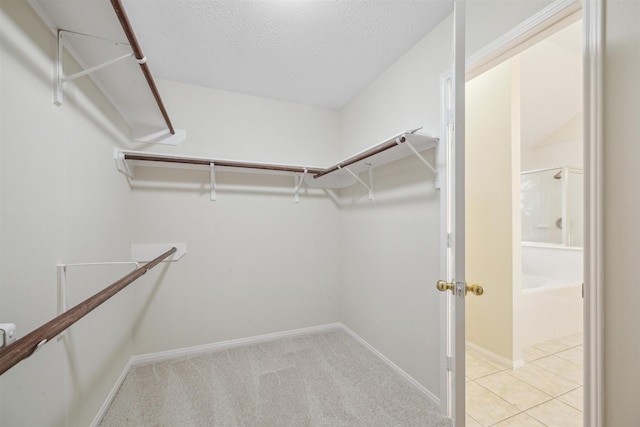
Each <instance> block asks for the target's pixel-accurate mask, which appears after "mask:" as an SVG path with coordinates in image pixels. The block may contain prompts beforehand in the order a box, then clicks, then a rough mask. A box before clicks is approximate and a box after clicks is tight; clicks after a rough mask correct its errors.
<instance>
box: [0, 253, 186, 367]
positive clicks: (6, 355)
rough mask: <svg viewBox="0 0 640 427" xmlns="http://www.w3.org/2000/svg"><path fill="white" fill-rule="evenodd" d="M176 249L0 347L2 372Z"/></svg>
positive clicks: (33, 351)
mask: <svg viewBox="0 0 640 427" xmlns="http://www.w3.org/2000/svg"><path fill="white" fill-rule="evenodd" d="M176 251H177V249H176V248H175V247H173V248H171V249H169V250H168V251H167V252H165V253H163V254H162V255H160V256H159V257H157V258H156V259H154V260H153V261H150V262H148V263H147V264H145V265H143V266H142V267H140V268H138V269H136V270H134V271H132V272H131V273H129V274H127V275H126V276H124V277H122V278H121V279H119V280H117V281H115V282H113V283H112V284H111V285H109V286H108V287H106V288H104V289H103V290H101V291H100V292H98V293H97V294H95V295H93V296H92V297H89V298H87V299H86V300H84V301H83V302H81V303H80V304H78V305H76V306H75V307H73V308H71V309H69V310H68V311H65V312H64V313H62V314H61V315H59V316H58V317H55V318H53V319H52V320H50V321H49V322H47V323H45V324H44V325H42V326H40V327H39V328H38V329H36V330H34V331H32V332H30V333H28V334H27V335H25V336H24V337H22V338H20V339H19V340H17V341H16V342H14V343H13V344H9V345H8V346H6V347H5V348H3V349H2V350H0V375H2V374H3V373H5V372H6V371H8V370H9V369H11V368H12V367H13V366H15V365H16V364H17V363H18V362H20V361H22V360H24V359H26V358H27V357H29V356H31V355H32V354H33V353H35V352H36V351H37V350H38V349H40V347H42V346H43V345H44V344H46V343H47V342H49V341H51V340H52V339H53V338H55V337H56V336H57V335H58V334H59V333H61V332H62V331H64V330H65V329H67V328H68V327H69V326H71V325H73V324H74V323H76V322H77V321H78V320H80V319H82V318H83V317H84V316H86V315H87V314H89V313H90V312H91V311H93V310H94V309H95V308H96V307H98V306H99V305H100V304H102V303H103V302H105V301H106V300H108V299H109V298H111V297H112V296H114V295H115V294H117V293H118V292H120V291H121V290H123V289H124V288H125V287H127V286H128V285H129V284H131V282H133V281H134V280H136V279H138V278H139V277H141V276H142V275H144V274H146V272H147V271H149V270H151V269H152V268H153V267H155V266H156V265H158V264H160V262H162V261H163V260H164V259H165V258H167V257H169V256H170V255H172V254H174V253H175V252H176Z"/></svg>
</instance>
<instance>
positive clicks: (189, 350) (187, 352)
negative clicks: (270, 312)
mask: <svg viewBox="0 0 640 427" xmlns="http://www.w3.org/2000/svg"><path fill="white" fill-rule="evenodd" d="M341 327H342V324H341V323H329V324H327V325H320V326H312V327H309V328H301V329H293V330H290V331H282V332H274V333H271V334H263V335H256V336H253V337H246V338H238V339H233V340H228V341H220V342H216V343H211V344H202V345H196V346H193V347H185V348H178V349H175V350H167V351H160V352H157V353H147V354H138V355H135V356H133V357H132V358H131V363H132V366H137V365H142V364H147V363H153V362H160V361H163V360H169V359H177V358H180V357H186V356H195V355H198V354H202V353H209V352H213V351H220V350H224V349H228V348H234V347H240V346H243V345H250V344H257V343H261V342H265V341H271V340H275V339H279V338H290V337H296V336H299V335H305V334H311V333H317V332H325V331H330V330H333V329H340V328H341Z"/></svg>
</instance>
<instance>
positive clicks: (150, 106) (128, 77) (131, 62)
mask: <svg viewBox="0 0 640 427" xmlns="http://www.w3.org/2000/svg"><path fill="white" fill-rule="evenodd" d="M27 1H28V3H29V4H30V5H31V7H32V8H33V9H34V10H35V12H36V13H37V14H38V15H39V16H40V18H41V19H42V20H43V21H44V23H45V24H46V25H47V26H48V27H49V29H50V30H51V31H52V32H53V33H54V34H55V36H56V38H57V43H58V49H57V55H56V59H55V63H54V80H55V82H54V83H55V88H54V102H55V103H56V104H57V105H61V104H62V103H63V92H64V89H63V88H64V87H65V85H68V84H71V82H72V81H73V80H75V79H76V78H80V77H83V76H85V75H86V76H88V77H90V78H91V79H92V80H93V82H94V83H95V85H96V86H97V87H98V88H99V89H100V90H101V91H102V92H103V93H104V95H105V96H106V98H107V99H108V100H109V102H111V104H112V105H113V106H114V107H115V108H116V110H117V111H118V112H119V113H120V115H121V116H122V117H123V118H124V120H125V121H126V122H127V123H128V124H129V126H130V128H131V134H130V137H131V139H132V140H134V141H139V142H146V143H161V144H169V145H177V144H179V143H181V142H182V141H183V140H184V139H185V136H186V134H185V131H184V130H183V129H175V128H174V127H173V125H172V123H171V120H170V119H169V115H168V113H167V110H166V109H165V106H164V104H163V102H162V99H161V97H160V94H159V92H158V90H157V87H156V85H155V82H154V80H153V77H152V76H151V72H150V70H149V66H148V64H147V58H146V57H145V56H144V54H143V53H142V49H141V48H140V45H139V43H138V41H137V38H136V36H135V34H134V32H133V29H132V28H131V25H130V23H129V20H128V18H127V16H126V12H125V11H124V8H123V7H122V4H121V1H120V0H112V1H107V0H104V1H69V0H27ZM63 48H64V49H66V50H67V51H68V52H69V54H70V55H71V56H72V57H73V59H74V60H75V61H76V62H77V63H78V64H79V65H80V67H81V68H82V71H80V72H77V73H75V74H72V75H65V71H64V67H63V65H64V64H63V62H64V61H63V59H64V51H63Z"/></svg>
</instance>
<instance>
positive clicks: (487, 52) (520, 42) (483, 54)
mask: <svg viewBox="0 0 640 427" xmlns="http://www.w3.org/2000/svg"><path fill="white" fill-rule="evenodd" d="M580 8H581V4H580V0H558V1H555V2H554V3H552V4H550V5H549V6H547V7H545V8H544V9H542V10H541V11H540V12H539V13H537V14H535V15H533V16H532V17H530V18H529V19H527V20H526V21H524V22H522V23H521V24H520V25H518V26H516V27H514V28H513V29H512V30H510V31H508V32H506V33H505V34H503V35H502V36H500V37H498V38H497V39H495V40H494V41H493V42H491V43H489V44H487V45H486V46H485V47H483V48H482V49H480V50H479V51H477V52H476V53H474V54H473V55H470V56H469V57H468V58H467V67H466V79H467V81H468V80H471V79H472V78H474V77H477V76H479V75H480V74H482V73H484V72H485V71H487V70H489V69H491V68H493V67H495V66H496V65H498V64H499V63H500V62H502V61H505V60H506V59H508V58H510V57H512V56H514V55H516V54H517V53H519V52H522V51H523V50H525V49H526V48H528V47H529V46H532V45H533V44H535V43H537V42H538V41H540V40H542V39H544V38H546V37H547V36H548V34H549V33H550V32H555V31H557V30H558V26H559V25H560V26H563V27H564V26H566V25H569V23H571V22H573V21H577V20H578V19H579V18H580V13H579V12H580ZM569 17H572V18H573V19H572V20H567V18H569Z"/></svg>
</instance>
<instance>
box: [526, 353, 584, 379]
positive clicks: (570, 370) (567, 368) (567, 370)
mask: <svg viewBox="0 0 640 427" xmlns="http://www.w3.org/2000/svg"><path fill="white" fill-rule="evenodd" d="M531 364H532V365H535V366H538V367H540V368H543V369H546V370H547V371H550V372H553V373H554V374H556V375H560V376H562V377H564V378H566V379H568V380H569V381H572V382H574V383H576V384H580V385H582V383H583V382H584V379H583V377H584V373H583V370H582V366H581V365H578V364H577V363H573V362H570V361H568V360H565V359H562V358H560V357H558V356H555V355H551V356H547V357H543V358H542V359H538V360H534V361H533V362H531Z"/></svg>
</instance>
